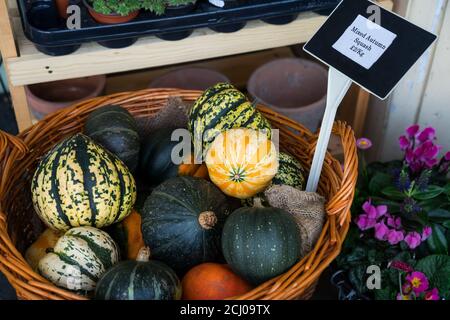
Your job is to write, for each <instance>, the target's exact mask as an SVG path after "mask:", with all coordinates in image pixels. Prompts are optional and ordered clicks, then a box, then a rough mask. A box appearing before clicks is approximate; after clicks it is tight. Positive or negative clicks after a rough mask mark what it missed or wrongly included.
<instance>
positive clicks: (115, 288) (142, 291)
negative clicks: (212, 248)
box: [95, 247, 181, 300]
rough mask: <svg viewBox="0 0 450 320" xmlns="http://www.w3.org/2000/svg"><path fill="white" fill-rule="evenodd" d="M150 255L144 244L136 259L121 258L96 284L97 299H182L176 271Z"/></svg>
mask: <svg viewBox="0 0 450 320" xmlns="http://www.w3.org/2000/svg"><path fill="white" fill-rule="evenodd" d="M149 257H150V250H149V248H148V247H144V248H141V250H140V251H139V253H138V256H137V259H136V260H135V261H133V260H127V261H122V262H120V263H119V264H117V265H115V266H114V267H113V268H111V269H110V270H108V271H107V272H106V273H105V274H104V276H103V277H102V278H101V279H100V281H99V282H98V284H97V287H96V289H95V299H97V300H179V299H180V298H181V283H180V280H179V279H178V277H177V275H176V274H175V271H173V270H172V269H171V268H169V267H168V266H167V265H166V264H165V263H162V262H159V261H155V260H149Z"/></svg>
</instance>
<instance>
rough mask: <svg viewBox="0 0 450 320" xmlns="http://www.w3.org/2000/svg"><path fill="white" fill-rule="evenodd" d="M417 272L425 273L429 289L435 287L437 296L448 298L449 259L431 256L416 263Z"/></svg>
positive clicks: (449, 291) (449, 295)
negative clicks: (437, 292) (437, 291)
mask: <svg viewBox="0 0 450 320" xmlns="http://www.w3.org/2000/svg"><path fill="white" fill-rule="evenodd" d="M415 269H416V270H417V271H421V272H423V273H425V275H426V276H427V278H428V280H429V282H430V287H431V288H433V287H436V288H437V289H438V290H439V295H440V296H441V297H444V298H445V299H449V298H450V277H449V275H450V257H449V256H447V255H431V256H428V257H426V258H423V259H421V260H419V261H418V262H417V265H416V268H415Z"/></svg>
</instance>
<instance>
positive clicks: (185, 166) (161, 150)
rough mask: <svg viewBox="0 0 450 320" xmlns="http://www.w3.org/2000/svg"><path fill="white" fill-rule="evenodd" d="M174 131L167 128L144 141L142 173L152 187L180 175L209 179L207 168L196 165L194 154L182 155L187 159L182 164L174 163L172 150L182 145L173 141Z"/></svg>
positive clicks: (141, 160)
mask: <svg viewBox="0 0 450 320" xmlns="http://www.w3.org/2000/svg"><path fill="white" fill-rule="evenodd" d="M173 130H174V129H167V128H166V129H160V130H157V131H155V132H154V133H152V134H151V135H150V136H149V138H147V139H146V140H145V141H144V143H143V145H142V151H141V157H140V172H141V173H142V175H143V176H144V177H145V178H146V179H147V180H148V183H149V184H152V185H158V184H160V183H161V182H163V181H165V180H167V179H170V178H174V177H176V176H179V175H180V176H184V175H188V176H196V177H199V178H205V179H207V178H208V174H207V170H205V169H206V166H205V165H204V164H195V163H194V156H193V154H188V155H186V156H184V155H183V154H180V157H181V159H185V160H183V162H182V163H181V164H175V163H174V162H173V161H172V150H173V148H174V147H175V146H177V145H179V144H180V142H179V141H172V140H171V136H172V132H173ZM181 151H182V150H181ZM181 151H180V152H181Z"/></svg>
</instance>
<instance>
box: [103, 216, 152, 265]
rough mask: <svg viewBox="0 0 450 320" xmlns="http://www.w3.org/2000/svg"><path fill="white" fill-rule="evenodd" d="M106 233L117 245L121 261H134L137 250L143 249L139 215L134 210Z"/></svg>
mask: <svg viewBox="0 0 450 320" xmlns="http://www.w3.org/2000/svg"><path fill="white" fill-rule="evenodd" d="M106 231H107V232H108V233H109V235H110V236H111V237H112V238H113V239H114V241H116V243H117V244H118V245H119V248H120V253H121V256H122V259H128V260H136V257H137V255H138V253H139V250H140V249H141V248H142V247H145V244H144V240H143V238H142V231H141V215H140V214H139V213H138V212H137V211H136V210H133V211H132V212H131V214H130V215H129V216H128V217H126V218H125V219H123V220H122V221H121V222H119V223H116V224H114V225H112V226H111V227H109V228H108V229H107V230H106Z"/></svg>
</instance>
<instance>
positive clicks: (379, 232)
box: [375, 221, 389, 240]
mask: <svg viewBox="0 0 450 320" xmlns="http://www.w3.org/2000/svg"><path fill="white" fill-rule="evenodd" d="M388 231H389V228H388V227H386V225H385V224H384V222H383V221H381V222H378V223H377V224H375V238H377V239H378V240H386V236H387V233H388Z"/></svg>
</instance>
